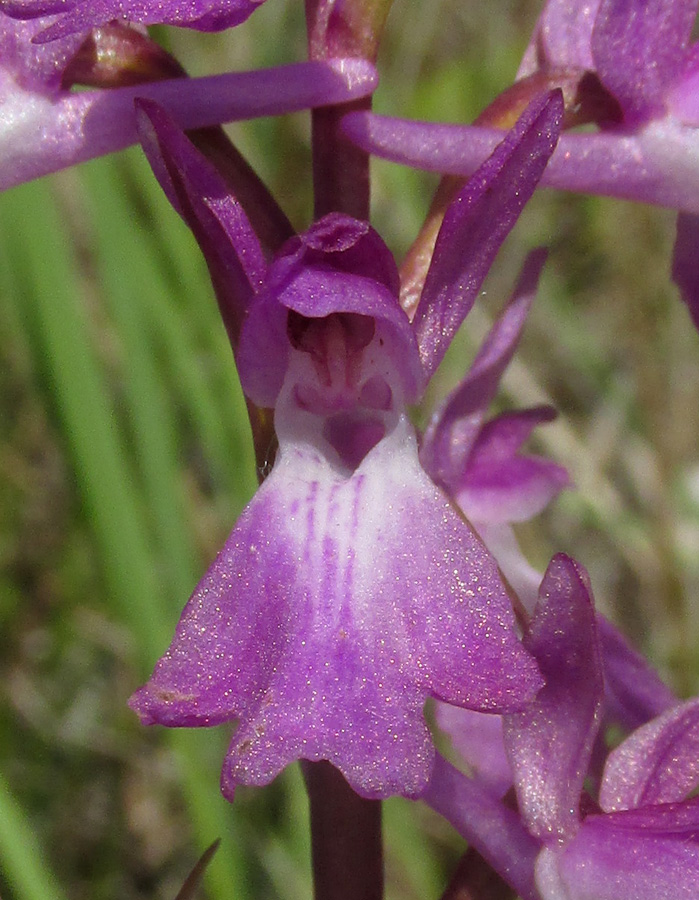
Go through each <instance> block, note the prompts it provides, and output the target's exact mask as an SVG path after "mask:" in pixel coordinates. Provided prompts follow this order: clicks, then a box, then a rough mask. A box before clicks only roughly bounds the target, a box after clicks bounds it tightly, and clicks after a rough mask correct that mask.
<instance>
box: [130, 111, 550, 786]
mask: <svg viewBox="0 0 699 900" xmlns="http://www.w3.org/2000/svg"><path fill="white" fill-rule="evenodd" d="M142 108H143V110H144V146H145V149H146V152H147V153H148V155H149V158H150V160H151V162H152V164H153V166H154V170H155V171H156V173H157V174H158V176H159V178H160V180H161V183H162V184H163V186H164V188H165V190H166V191H167V193H168V195H169V196H170V197H171V198H172V199H173V200H174V201H175V203H176V205H177V208H178V209H179V211H180V212H181V213H182V214H183V215H184V216H185V218H186V219H187V220H188V221H189V222H190V224H191V225H192V227H193V228H194V230H195V233H196V234H197V237H198V240H199V242H200V244H201V245H202V247H203V249H204V250H205V253H206V255H207V259H208V261H209V265H210V269H211V271H212V275H214V278H215V280H216V281H217V282H220V281H221V280H222V277H221V276H222V273H223V272H228V273H230V279H231V281H232V284H233V285H234V288H233V289H232V290H231V291H230V292H228V293H226V294H224V295H223V296H221V294H219V300H220V302H221V303H222V307H223V312H224V319H225V320H226V322H227V325H228V328H229V333H230V334H231V335H232V338H233V343H234V347H235V349H236V357H237V362H238V367H239V371H240V376H241V382H242V385H243V389H244V391H245V392H246V394H247V396H248V397H249V398H250V399H251V400H252V402H253V403H255V404H256V405H257V406H261V407H274V410H275V428H276V432H277V436H278V440H279V450H278V454H277V459H276V462H275V464H274V467H273V469H272V472H271V474H270V476H269V477H268V478H267V480H266V481H265V482H264V483H263V485H262V487H261V488H260V490H259V491H258V493H257V494H256V495H255V497H254V498H253V500H252V502H251V503H250V504H249V506H248V507H247V509H246V510H245V511H244V512H243V515H242V516H241V518H240V520H239V522H238V524H237V525H236V527H235V529H234V531H233V533H232V534H231V536H230V538H229V540H228V542H227V543H226V545H225V547H224V548H223V550H222V551H221V553H220V554H219V556H218V557H217V559H216V561H215V562H214V564H213V565H212V567H211V568H210V570H209V572H208V573H207V574H206V576H205V577H204V579H203V581H202V582H201V583H200V585H199V586H198V587H197V589H196V591H195V592H194V594H193V596H192V598H191V599H190V601H189V603H188V605H187V607H186V608H185V611H184V614H183V616H182V619H181V620H180V623H179V625H178V628H177V631H176V634H175V638H174V641H173V643H172V645H171V647H170V649H169V651H168V653H167V654H166V655H165V656H164V657H163V658H162V659H161V660H160V662H159V663H158V665H157V666H156V669H155V672H154V673H153V676H152V678H151V680H150V681H149V682H148V684H147V685H146V686H145V687H143V688H142V689H141V690H140V691H138V692H137V693H136V694H135V695H134V697H133V698H132V701H131V703H132V706H133V707H134V709H136V710H137V711H138V713H139V715H140V716H141V718H142V720H143V721H144V722H145V723H154V722H159V723H162V724H166V725H213V724H216V723H219V722H223V721H226V720H230V719H238V720H239V726H238V729H237V731H236V733H235V735H234V737H233V741H232V744H231V747H230V750H229V753H228V756H227V757H226V762H225V765H224V769H223V776H222V787H223V791H224V793H225V794H226V796H228V797H231V796H232V793H233V790H234V787H235V785H236V784H237V783H246V784H265V783H267V782H268V781H270V780H271V779H272V778H274V776H275V775H276V774H277V773H278V772H279V771H280V770H281V768H282V767H283V766H285V765H286V764H287V763H289V762H291V761H292V760H295V759H298V758H305V759H311V760H317V759H328V760H330V761H331V762H332V763H333V764H334V765H335V766H336V767H337V768H339V769H340V771H341V772H343V774H344V775H345V777H346V778H347V780H348V781H349V783H350V785H351V786H352V787H353V788H354V789H355V790H356V791H357V792H358V793H360V794H361V795H363V796H366V797H385V796H387V795H389V794H393V793H402V794H407V795H415V794H418V793H419V792H420V791H421V790H422V789H423V788H424V787H425V784H426V783H427V780H428V778H429V776H430V772H431V769H432V764H433V758H434V749H433V747H432V742H431V739H430V735H429V732H428V730H427V727H426V725H425V722H424V719H423V715H422V707H423V705H424V703H425V700H426V699H427V697H429V696H432V697H437V698H440V699H444V700H448V701H449V702H452V703H455V704H458V705H462V706H466V707H470V708H475V709H490V710H492V711H494V712H497V711H506V710H512V709H519V708H521V707H522V705H523V704H524V703H526V702H527V700H529V699H531V697H532V696H533V694H534V693H535V692H536V691H537V690H538V688H539V687H540V684H541V682H540V678H539V674H538V671H537V669H536V667H535V665H534V664H533V661H532V659H531V657H530V656H529V655H528V654H527V653H526V651H524V650H523V648H522V646H521V644H520V642H519V641H518V639H517V637H516V632H515V622H514V616H513V612H512V609H511V605H510V600H509V598H508V595H507V592H506V590H505V588H504V585H503V584H502V581H501V578H500V575H499V572H498V569H497V565H496V563H495V560H494V559H493V557H492V556H491V555H490V554H489V553H488V551H487V550H486V548H485V547H484V546H483V544H482V543H481V541H480V540H479V539H478V537H477V536H476V534H475V533H474V532H473V530H472V529H471V528H470V527H469V526H468V524H467V523H466V522H465V520H464V519H463V518H462V517H461V516H460V515H459V514H458V513H457V512H456V510H455V509H454V508H453V507H452V505H451V504H450V502H449V500H448V499H447V497H446V496H445V495H444V494H443V493H442V492H441V490H440V489H439V488H438V487H437V486H436V485H435V484H434V482H433V481H432V480H431V479H430V478H429V476H428V474H427V473H426V472H425V470H424V469H423V467H422V465H421V464H420V460H419V458H418V447H417V439H416V435H415V432H414V429H413V427H412V425H411V424H410V420H409V417H408V413H407V405H408V404H409V403H412V402H415V401H416V400H417V399H418V398H419V397H420V396H421V394H422V391H423V390H424V387H425V383H426V381H427V380H428V379H429V377H430V376H431V374H432V373H433V372H434V370H435V369H436V367H437V365H438V364H439V362H440V361H441V359H442V357H443V355H444V353H445V352H446V349H447V346H448V344H449V341H450V340H451V338H452V337H453V335H454V334H455V332H456V330H457V329H458V327H459V325H460V324H461V322H462V321H463V318H464V317H465V315H466V314H467V312H468V310H469V309H470V307H471V305H472V304H473V302H474V300H475V297H476V296H477V294H478V291H479V288H480V284H481V282H482V280H483V278H484V277H485V274H486V272H487V270H488V267H489V265H490V263H491V261H492V259H493V257H494V255H495V253H496V252H497V249H498V247H499V246H500V244H501V242H502V241H503V240H504V238H505V236H506V234H507V232H508V231H509V230H510V228H511V227H512V225H513V224H514V221H515V220H516V218H517V216H518V214H519V212H520V210H521V209H522V206H523V205H524V203H525V202H526V200H527V198H528V197H529V196H530V195H531V193H532V191H533V190H534V187H535V185H536V182H537V180H538V177H539V175H540V174H541V171H542V169H543V167H544V165H545V163H546V160H547V158H548V157H549V155H550V153H551V151H552V149H553V146H554V144H555V139H556V134H557V130H558V128H559V126H560V117H561V103H560V99H559V98H558V97H557V96H555V95H551V96H550V97H548V98H546V99H545V100H543V101H538V102H537V103H536V104H534V105H533V106H532V108H530V109H529V110H528V111H527V113H526V114H525V116H523V117H522V120H521V121H520V122H519V123H518V125H517V127H516V128H515V129H514V130H513V131H512V132H511V133H510V134H509V135H508V136H507V137H506V138H505V140H504V141H503V143H502V144H501V146H500V147H499V148H498V149H497V150H496V152H495V153H494V154H493V156H492V157H491V159H489V160H488V161H487V162H486V163H485V165H484V166H483V167H482V169H481V170H480V172H479V173H478V175H477V176H476V178H474V179H473V180H472V182H470V183H469V184H468V185H466V187H465V188H464V190H463V191H462V192H461V194H460V195H459V196H458V198H457V199H456V201H455V202H454V204H453V205H452V207H451V208H450V210H449V211H448V213H447V216H446V217H445V221H444V225H443V228H442V231H441V233H440V237H439V240H438V242H437V248H436V251H435V254H434V258H433V261H432V265H431V268H430V273H429V275H428V278H427V282H426V284H425V288H424V291H423V295H422V299H421V303H420V306H419V307H418V311H417V314H416V316H415V318H414V320H413V321H412V322H410V321H409V320H408V318H407V316H406V315H405V313H404V312H403V310H402V309H401V307H400V305H399V302H398V288H399V283H398V272H397V269H396V266H395V262H394V261H393V258H392V257H391V255H390V253H389V251H388V249H387V248H386V246H385V245H384V244H383V242H382V241H381V239H380V238H379V236H378V235H377V234H376V232H375V231H374V230H373V229H372V228H371V227H370V226H369V225H368V224H367V223H366V222H360V221H357V220H355V219H351V218H349V217H348V216H344V215H340V214H332V215H330V216H326V217H325V218H323V219H321V220H320V221H319V222H317V223H316V224H315V225H314V226H313V227H312V228H311V229H310V230H309V231H308V232H306V233H305V234H304V235H301V236H299V237H297V238H294V239H292V240H291V241H290V242H289V243H288V244H287V245H286V246H285V247H284V248H283V249H282V251H281V252H280V254H279V255H278V256H277V257H276V258H275V260H274V261H273V262H272V263H271V265H269V266H268V267H267V266H266V265H265V264H264V262H263V258H262V253H261V250H260V248H259V245H258V244H257V242H256V239H255V237H254V235H253V234H252V231H251V229H250V226H249V225H248V224H247V220H246V219H245V217H244V215H243V213H242V210H241V209H240V207H239V206H238V205H237V204H236V202H235V200H234V199H233V198H232V197H230V195H229V194H227V192H226V191H225V187H224V186H223V185H222V184H221V182H220V180H218V179H217V176H216V173H215V171H214V170H213V169H212V168H211V167H210V166H209V165H208V164H206V162H205V161H204V160H202V159H201V158H200V157H199V156H198V154H197V153H196V151H194V149H193V148H192V147H191V145H189V144H188V142H187V141H186V139H185V138H184V136H183V135H182V134H181V133H180V132H179V131H178V130H177V128H176V127H175V126H174V125H173V124H172V122H171V121H170V120H168V118H167V117H166V116H165V115H164V114H163V113H162V111H160V110H158V109H157V108H156V107H155V106H154V105H153V104H144V105H143V107H142ZM146 115H147V117H148V118H147V119H146ZM236 304H237V308H236V309H232V308H231V305H233V306H235V305H236ZM241 321H242V328H240V327H239V326H238V324H237V323H240V322H241Z"/></svg>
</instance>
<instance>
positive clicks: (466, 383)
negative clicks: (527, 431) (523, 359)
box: [420, 250, 546, 492]
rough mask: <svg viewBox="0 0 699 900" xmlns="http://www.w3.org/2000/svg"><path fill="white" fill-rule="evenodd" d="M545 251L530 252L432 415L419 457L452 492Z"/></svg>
mask: <svg viewBox="0 0 699 900" xmlns="http://www.w3.org/2000/svg"><path fill="white" fill-rule="evenodd" d="M545 261H546V251H545V250H537V251H535V252H534V253H531V254H530V255H529V257H528V258H527V260H526V262H525V264H524V266H523V267H522V271H521V273H520V276H519V280H518V282H517V285H516V287H515V289H514V291H513V293H512V296H511V298H510V300H509V302H508V303H507V306H506V307H505V309H504V310H503V312H502V313H501V314H500V316H499V317H498V319H497V320H496V321H495V323H494V325H493V327H492V329H491V330H490V333H489V334H488V336H487V337H486V339H485V341H484V342H483V344H482V346H481V347H480V349H479V350H478V353H477V354H476V357H475V359H474V360H473V363H472V364H471V367H470V369H469V371H468V374H467V375H466V377H465V378H464V380H463V381H462V382H461V384H459V385H458V386H457V387H456V388H455V390H453V391H452V392H451V394H450V395H449V396H448V397H447V399H446V400H445V402H444V403H443V404H442V406H441V407H440V409H438V410H437V412H436V413H435V414H434V415H433V417H432V420H431V422H430V424H429V426H428V428H427V430H426V432H425V435H424V438H423V442H422V448H421V450H420V457H421V459H422V463H423V465H424V466H425V468H426V469H427V471H428V472H429V473H430V475H431V476H432V478H434V480H435V481H437V483H438V484H442V485H444V486H445V487H446V488H447V489H448V490H449V491H450V492H452V491H453V490H454V489H455V488H456V486H457V485H458V484H460V482H461V480H462V479H463V478H464V475H465V472H466V468H467V465H468V460H469V457H470V455H471V451H472V449H473V446H474V443H475V441H476V439H477V436H478V434H479V432H480V430H481V427H482V425H483V420H484V418H485V414H486V412H487V410H488V407H489V406H490V404H491V402H492V400H493V398H494V397H495V394H496V393H497V390H498V387H499V385H500V379H501V378H502V375H503V373H504V371H505V369H506V368H507V366H508V365H509V363H510V360H511V359H512V357H513V355H514V352H515V349H516V347H517V344H518V342H519V339H520V336H521V334H522V330H523V328H524V323H525V322H526V319H527V315H528V314H529V310H530V309H531V305H532V302H533V300H534V296H535V295H536V289H537V285H538V283H539V276H540V274H541V269H542V268H543V265H544V262H545Z"/></svg>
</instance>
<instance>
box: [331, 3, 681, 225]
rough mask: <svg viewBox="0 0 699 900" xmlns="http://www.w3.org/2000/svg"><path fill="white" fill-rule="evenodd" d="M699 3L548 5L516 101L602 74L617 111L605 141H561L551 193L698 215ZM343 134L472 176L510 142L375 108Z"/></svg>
mask: <svg viewBox="0 0 699 900" xmlns="http://www.w3.org/2000/svg"><path fill="white" fill-rule="evenodd" d="M696 6H697V4H696V0H596V2H588V0H575V2H572V3H571V2H570V0H549V2H548V3H547V4H546V7H545V9H544V12H543V14H542V17H541V19H540V21H539V23H538V24H537V28H536V31H535V35H534V39H533V41H532V43H531V44H530V47H529V49H528V50H527V53H526V54H525V58H524V62H523V65H522V67H521V68H520V71H519V73H518V77H519V78H520V79H522V81H521V82H518V85H519V86H520V89H519V90H518V92H515V93H517V94H518V95H519V94H521V95H523V96H527V94H530V92H531V90H541V89H542V88H547V87H548V88H550V87H551V86H552V84H555V83H557V82H558V81H561V82H565V81H568V80H573V81H575V83H576V84H577V83H579V82H580V81H581V80H582V79H583V77H584V76H585V74H586V73H589V72H592V73H594V75H595V77H596V78H597V79H598V81H599V83H601V86H602V88H603V90H604V91H605V92H606V95H607V97H608V99H609V101H610V102H611V103H612V104H614V105H616V107H617V115H616V116H611V117H610V120H608V121H604V122H602V123H601V124H602V126H603V127H602V130H601V131H599V132H597V133H584V134H565V135H563V136H562V137H561V140H560V141H559V143H558V147H557V149H556V151H555V152H554V154H553V156H552V158H551V161H550V163H549V165H548V167H547V169H546V172H545V173H544V175H543V177H542V180H541V184H542V185H550V186H552V187H556V188H561V189H564V190H570V191H579V192H584V193H590V194H603V195H607V196H613V197H621V198H625V199H629V200H640V201H642V202H645V203H653V204H657V205H660V206H668V207H671V208H674V209H678V210H681V211H685V212H689V213H695V214H696V213H699V131H698V130H697V126H699V105H698V104H697V100H696V97H697V91H696V84H697V78H698V77H699V74H698V68H697V61H698V60H699V52H698V46H699V45H697V44H692V43H691V42H690V34H691V30H692V25H693V22H694V18H695V16H696ZM527 80H528V83H527ZM520 99H521V98H520ZM344 130H345V133H346V134H347V136H348V137H349V138H350V139H351V140H353V141H354V142H355V143H356V144H358V145H359V146H360V147H363V148H364V149H365V150H367V151H369V152H371V153H374V154H376V155H378V156H382V157H384V158H387V159H391V160H393V161H395V162H400V163H403V164H406V165H411V166H415V167H418V168H423V169H428V170H431V171H437V172H442V173H447V174H454V175H469V174H470V173H471V172H473V171H474V169H475V168H476V167H477V166H478V165H480V163H481V161H482V160H483V159H484V158H485V157H486V156H487V155H488V153H490V152H492V148H493V147H494V146H495V144H496V143H497V142H498V140H499V139H500V137H499V132H498V130H497V129H496V128H491V127H484V126H462V125H442V124H436V123H426V122H410V121H408V120H405V119H396V118H391V117H388V116H378V115H374V114H371V113H365V112H362V113H356V114H352V115H350V116H348V117H347V118H346V119H345V123H344Z"/></svg>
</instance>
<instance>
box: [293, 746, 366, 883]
mask: <svg viewBox="0 0 699 900" xmlns="http://www.w3.org/2000/svg"><path fill="white" fill-rule="evenodd" d="M302 766H303V774H304V778H305V780H306V788H307V790H308V797H309V800H310V809H311V851H312V863H313V882H314V887H315V891H314V897H315V900H381V898H382V897H383V851H382V843H381V803H380V801H378V800H364V799H363V798H362V797H360V796H359V795H358V794H355V792H354V791H353V790H352V788H351V787H350V786H349V785H348V784H347V782H346V781H345V779H344V778H343V777H342V775H341V774H340V772H338V770H337V769H336V768H335V767H334V766H332V765H330V763H328V762H325V761H322V762H307V761H304V762H303V763H302Z"/></svg>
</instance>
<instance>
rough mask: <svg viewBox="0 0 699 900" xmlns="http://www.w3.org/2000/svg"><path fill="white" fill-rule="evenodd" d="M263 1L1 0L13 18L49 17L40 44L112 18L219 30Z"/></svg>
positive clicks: (39, 36)
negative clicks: (50, 17)
mask: <svg viewBox="0 0 699 900" xmlns="http://www.w3.org/2000/svg"><path fill="white" fill-rule="evenodd" d="M262 3H264V0H0V10H2V11H3V12H4V13H7V15H8V16H12V17H13V18H16V19H36V18H38V17H40V16H52V17H53V20H52V21H51V22H50V23H44V25H43V26H42V28H41V29H40V30H38V31H37V32H36V38H35V40H36V41H37V42H39V43H43V42H44V41H54V40H56V39H57V38H64V37H67V36H68V35H71V34H79V33H80V32H84V31H87V30H89V29H90V28H94V27H96V26H99V25H106V24H107V23H108V22H111V21H113V20H114V19H117V20H120V21H125V22H127V23H131V22H135V23H140V24H142V25H159V24H162V25H184V26H187V27H188V28H196V29H198V30H199V31H221V30H223V29H224V28H231V27H232V26H233V25H239V24H240V23H241V22H244V21H245V20H246V19H247V18H248V17H249V16H250V15H252V13H253V12H254V11H255V10H256V9H257V7H258V6H261V5H262Z"/></svg>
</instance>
